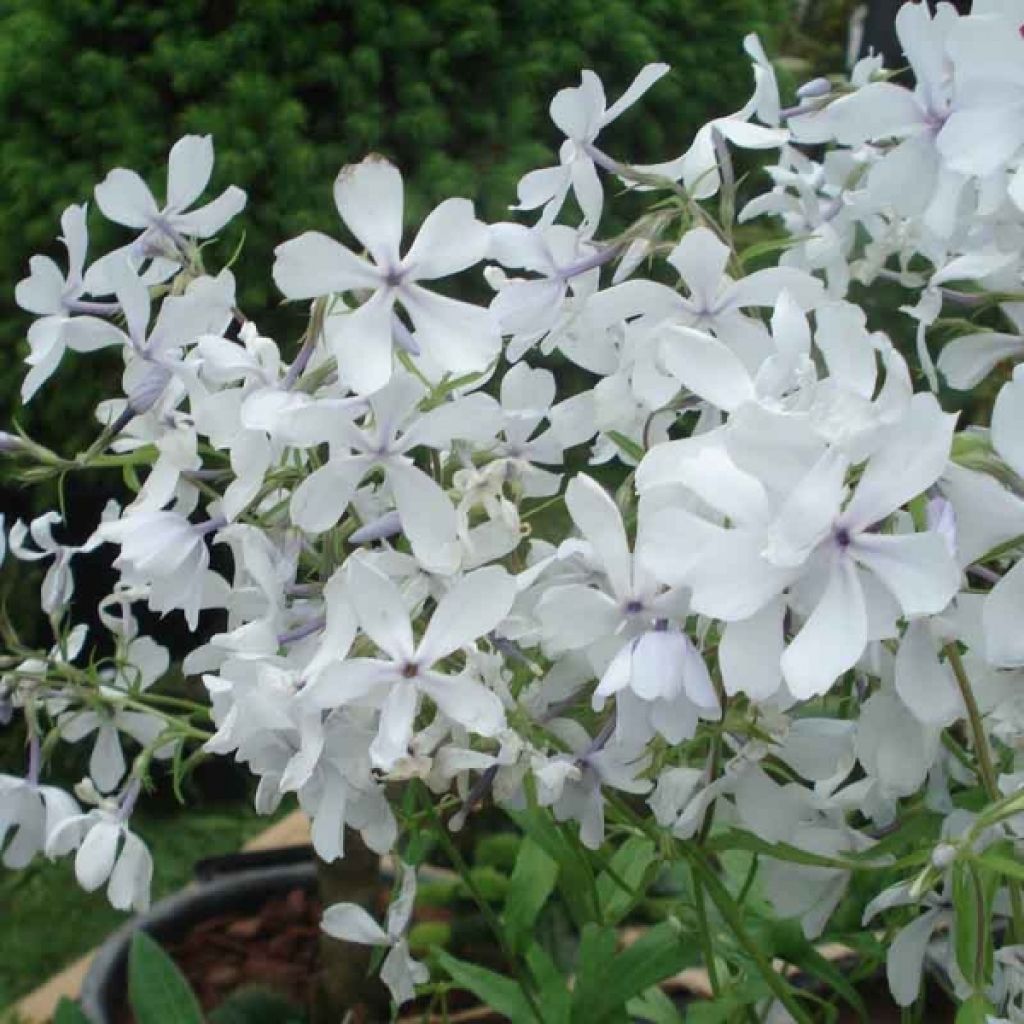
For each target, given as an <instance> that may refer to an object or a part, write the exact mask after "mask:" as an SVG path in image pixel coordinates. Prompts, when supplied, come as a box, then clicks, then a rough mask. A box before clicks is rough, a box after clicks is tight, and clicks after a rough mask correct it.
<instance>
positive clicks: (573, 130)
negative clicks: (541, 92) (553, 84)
mask: <svg viewBox="0 0 1024 1024" xmlns="http://www.w3.org/2000/svg"><path fill="white" fill-rule="evenodd" d="M580 78H581V83H580V85H578V86H576V87H575V88H569V89H560V90H559V91H558V92H557V93H555V96H554V98H553V99H552V100H551V104H550V106H549V108H548V112H549V113H550V114H551V120H552V121H554V122H555V125H556V126H557V127H558V128H559V129H560V130H561V131H562V132H564V133H565V135H566V136H568V137H569V138H570V139H576V140H579V141H589V140H591V139H593V138H594V137H595V136H596V135H597V133H598V131H599V130H600V128H601V125H602V118H603V117H604V113H605V96H604V87H603V86H602V85H601V79H600V78H598V77H597V75H595V74H594V72H593V71H584V72H583V73H582V74H581V76H580Z"/></svg>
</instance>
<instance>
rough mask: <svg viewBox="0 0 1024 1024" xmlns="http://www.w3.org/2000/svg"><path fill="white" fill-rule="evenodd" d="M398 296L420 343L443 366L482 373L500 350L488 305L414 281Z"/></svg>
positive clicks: (496, 325) (498, 338)
mask: <svg viewBox="0 0 1024 1024" xmlns="http://www.w3.org/2000/svg"><path fill="white" fill-rule="evenodd" d="M399 298H400V300H401V302H402V305H403V306H404V307H405V308H406V310H407V311H408V313H409V316H410V317H411V318H412V322H413V326H414V327H415V328H416V333H415V335H414V337H415V339H416V341H417V343H418V344H419V345H421V346H422V347H423V350H424V351H425V352H426V353H427V354H428V355H429V356H431V357H432V358H433V359H434V360H435V361H436V362H437V364H438V365H439V366H440V367H441V369H442V370H447V371H448V372H449V373H453V374H455V375H456V376H460V375H462V374H466V373H479V372H481V371H483V370H485V369H487V366H488V364H489V363H490V362H491V360H492V359H494V358H495V356H496V355H497V354H498V349H499V348H500V346H501V335H500V334H499V331H498V323H497V320H496V319H495V318H494V315H493V314H492V313H491V311H490V310H489V309H484V308H483V307H482V306H474V305H472V304H471V303H469V302H460V301H459V300H458V299H451V298H449V297H448V296H446V295H438V294H437V293H436V292H431V291H428V290H427V289H426V288H421V287H420V286H419V285H415V284H413V285H408V286H403V287H402V288H401V289H400V290H399Z"/></svg>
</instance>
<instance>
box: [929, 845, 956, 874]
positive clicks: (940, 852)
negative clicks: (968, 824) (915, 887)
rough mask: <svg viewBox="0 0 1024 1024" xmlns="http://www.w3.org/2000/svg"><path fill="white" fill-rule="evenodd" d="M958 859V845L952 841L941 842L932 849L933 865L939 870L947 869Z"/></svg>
mask: <svg viewBox="0 0 1024 1024" xmlns="http://www.w3.org/2000/svg"><path fill="white" fill-rule="evenodd" d="M954 860H956V847H955V846H953V845H952V843H939V845H938V846H936V847H935V849H934V850H932V865H933V866H934V867H935V868H936V869H937V870H939V871H945V870H946V869H947V868H948V867H949V866H950V865H951V864H952V863H953V861H954Z"/></svg>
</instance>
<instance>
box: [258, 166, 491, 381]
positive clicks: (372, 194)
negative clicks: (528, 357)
mask: <svg viewBox="0 0 1024 1024" xmlns="http://www.w3.org/2000/svg"><path fill="white" fill-rule="evenodd" d="M334 202H335V205H336V206H337V207H338V213H339V214H341V219H342V220H343V221H344V222H345V224H346V225H347V226H348V228H349V230H350V231H351V232H352V234H353V235H355V236H356V238H357V239H358V240H359V242H360V244H362V245H363V246H364V247H365V249H366V250H367V251H368V253H369V255H370V259H369V260H367V259H364V258H363V257H361V256H357V255H356V254H355V253H353V252H352V251H351V250H350V249H347V248H346V247H345V246H343V245H342V244H341V243H340V242H336V241H335V240H334V239H333V238H329V237H328V236H327V235H324V234H321V233H320V232H318V231H307V232H306V233H305V234H303V235H300V236H299V237H298V238H293V239H292V240H291V241H289V242H285V243H283V244H282V245H279V246H278V247H277V249H276V250H275V255H276V260H275V263H274V280H275V281H276V282H277V286H278V288H280V289H281V291H282V292H283V293H284V295H285V296H287V297H288V298H289V299H310V298H318V297H320V296H325V295H332V294H336V293H339V292H351V291H355V292H364V291H367V292H369V293H370V295H369V297H368V298H367V299H366V301H364V302H363V303H362V304H361V305H360V306H359V307H358V308H356V309H353V310H349V311H346V312H339V313H336V314H332V315H330V316H328V317H327V319H326V322H325V325H324V331H325V335H326V338H327V341H328V344H329V346H330V348H331V350H332V352H333V353H334V355H335V356H336V358H337V360H338V374H339V376H340V377H341V379H342V380H343V381H344V382H345V383H347V384H348V385H349V386H350V387H351V388H352V389H353V390H354V391H356V392H358V393H359V394H370V393H371V392H374V391H377V390H378V389H380V388H382V387H383V386H384V385H385V384H386V383H387V382H388V378H389V377H390V376H391V367H392V345H393V339H397V342H398V344H399V345H401V346H402V347H403V348H405V349H406V350H407V351H410V352H412V353H414V354H418V353H419V352H420V350H421V349H422V351H423V352H424V353H425V354H426V355H427V356H429V357H430V359H431V360H432V361H433V362H434V363H436V364H437V365H438V366H440V367H441V369H442V370H444V371H447V372H449V373H453V374H458V375H461V374H466V373H477V372H480V371H482V370H485V369H486V368H487V366H488V364H489V363H490V362H491V360H493V359H494V357H495V356H496V355H497V353H498V348H499V345H500V337H499V334H498V328H497V322H496V321H495V319H494V317H493V316H492V314H491V313H490V312H489V311H488V310H486V309H482V308H480V307H479V306H473V305H471V304H470V303H468V302H460V301H458V300H456V299H450V298H448V297H446V296H443V295H438V294H437V293H435V292H432V291H428V290H427V289H426V288H424V287H422V286H421V285H420V284H419V283H418V282H420V281H433V280H436V279H437V278H441V277H448V276H450V275H451V274H456V273H458V272H459V271H461V270H466V269H467V268H468V267H471V266H473V265H474V264H475V263H479V262H480V260H482V259H483V258H484V256H485V255H486V254H487V248H488V244H489V240H488V232H487V227H486V225H484V224H482V223H481V222H480V221H478V220H477V219H476V216H475V215H474V213H473V204H472V203H471V202H470V201H469V200H468V199H447V200H445V201H444V202H443V203H442V204H441V205H440V206H438V207H437V209H435V210H434V211H433V212H432V213H430V214H429V215H428V216H427V218H426V220H425V221H424V222H423V225H422V226H421V227H420V230H419V233H418V234H417V235H416V238H415V239H414V241H413V243H412V246H411V247H410V248H409V250H408V252H407V253H406V254H405V256H404V257H403V256H402V255H401V252H400V248H399V247H400V245H401V241H402V214H403V209H404V200H403V186H402V176H401V174H400V173H399V172H398V169H397V168H396V167H394V166H393V165H392V164H390V163H388V161H387V160H384V159H383V158H382V157H377V156H372V157H367V158H366V159H365V160H363V162H362V163H359V164H352V165H349V166H348V167H344V168H342V171H341V173H340V174H339V175H338V178H337V180H336V181H335V183H334ZM396 305H400V306H401V307H402V308H403V309H404V310H405V312H406V313H407V314H408V316H409V318H410V320H411V321H412V326H413V329H414V333H413V334H410V332H409V329H408V327H407V326H406V325H405V324H404V323H403V322H402V321H401V320H400V319H399V318H398V317H397V316H396V314H395V307H396Z"/></svg>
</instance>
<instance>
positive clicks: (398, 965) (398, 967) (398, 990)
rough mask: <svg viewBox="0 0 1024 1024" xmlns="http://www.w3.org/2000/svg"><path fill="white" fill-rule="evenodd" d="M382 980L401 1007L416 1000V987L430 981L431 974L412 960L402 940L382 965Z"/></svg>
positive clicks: (422, 965)
mask: <svg viewBox="0 0 1024 1024" xmlns="http://www.w3.org/2000/svg"><path fill="white" fill-rule="evenodd" d="M380 980H381V981H383V982H384V984H385V985H387V987H388V991H389V992H390V993H391V998H392V999H393V1000H394V1001H395V1003H396V1004H397V1005H399V1006H401V1005H402V1004H403V1003H407V1002H409V1001H410V1000H411V999H415V998H416V985H417V984H419V985H423V984H426V983H427V982H428V981H429V980H430V972H429V971H428V970H427V967H426V965H424V964H421V963H419V962H418V961H416V960H413V959H412V957H411V956H410V955H409V947H408V945H407V944H406V942H405V940H404V939H402V940H400V941H398V942H396V943H395V945H394V946H393V947H392V948H391V952H389V953H388V955H387V956H386V957H385V958H384V963H382V964H381V965H380Z"/></svg>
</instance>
